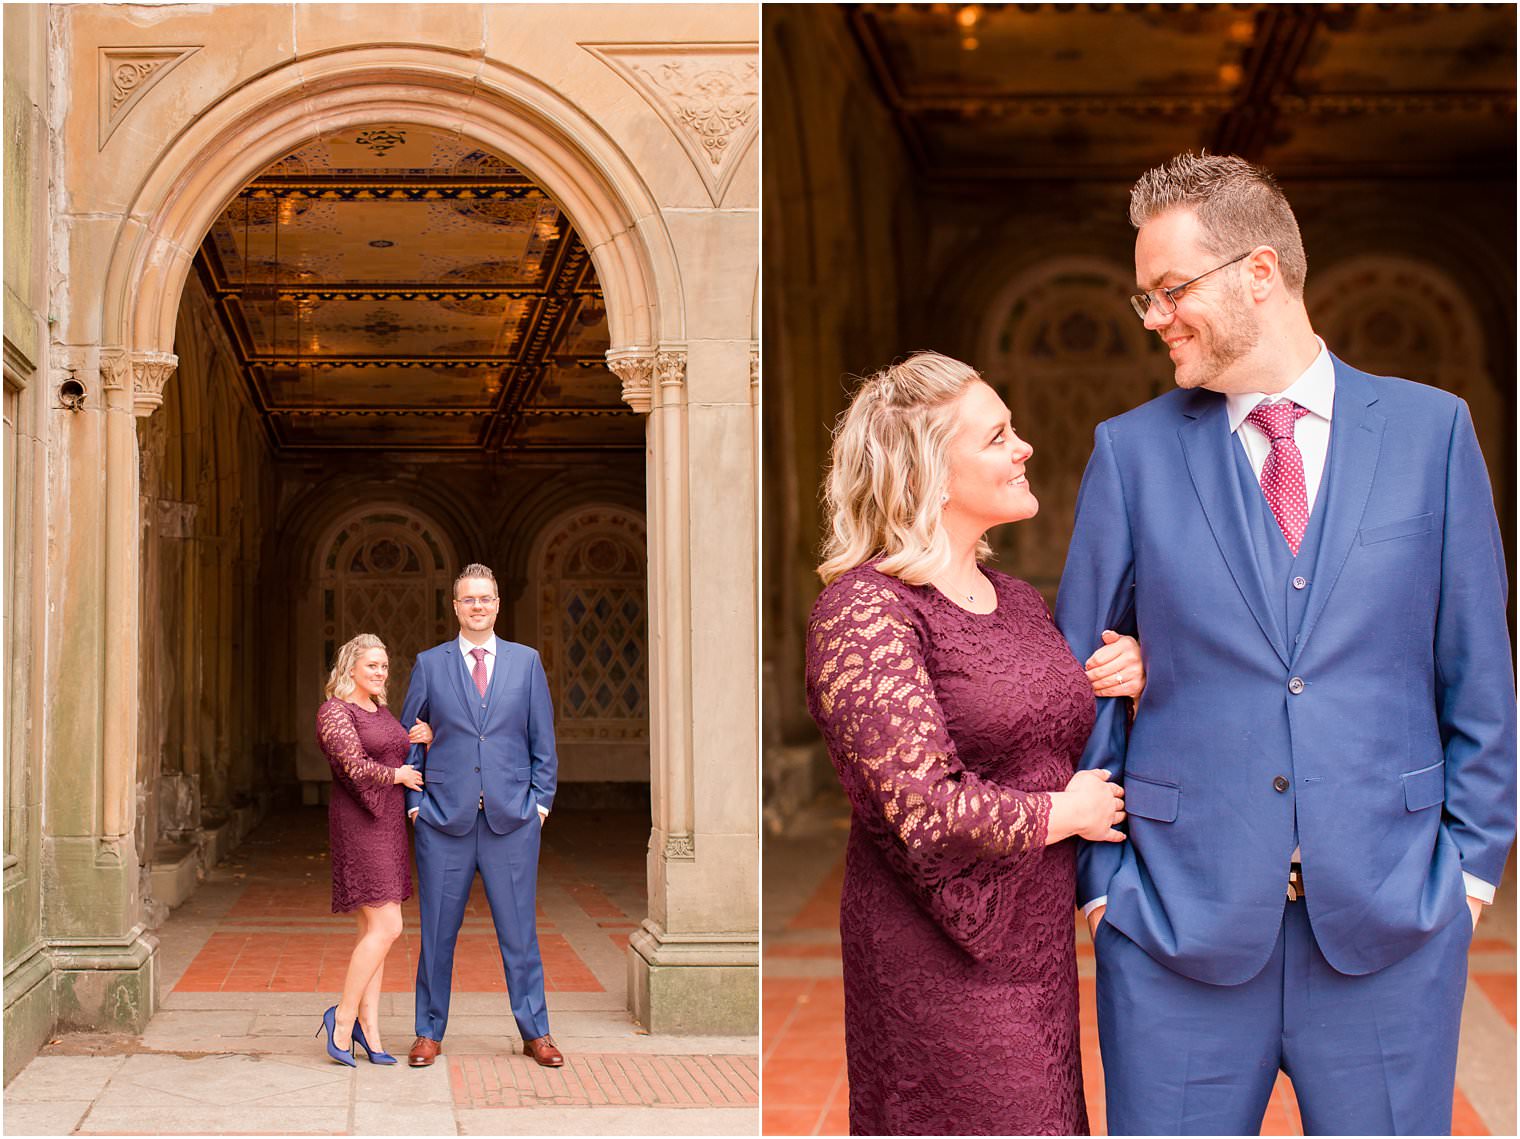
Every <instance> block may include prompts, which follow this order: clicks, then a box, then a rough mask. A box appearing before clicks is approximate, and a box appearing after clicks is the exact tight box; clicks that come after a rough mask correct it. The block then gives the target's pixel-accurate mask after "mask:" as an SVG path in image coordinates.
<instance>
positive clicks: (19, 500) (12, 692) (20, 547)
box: [3, 4, 89, 1080]
mask: <svg viewBox="0 0 1520 1139" xmlns="http://www.w3.org/2000/svg"><path fill="white" fill-rule="evenodd" d="M48 46H49V45H48V21H47V10H46V9H45V8H43V7H42V6H40V5H29V4H7V5H6V6H5V195H4V196H5V309H4V311H5V442H4V447H5V457H4V462H5V483H4V485H5V506H4V510H5V526H4V530H5V555H4V556H5V596H4V598H3V606H4V611H5V626H4V637H5V644H4V653H5V697H4V698H5V709H4V715H5V736H4V748H5V757H4V777H5V786H4V800H5V806H4V810H5V819H4V827H5V832H4V875H5V887H4V888H5V1079H6V1080H9V1079H10V1078H11V1076H13V1075H14V1074H15V1073H16V1072H17V1071H19V1070H20V1068H21V1066H22V1065H23V1064H24V1063H25V1062H26V1061H27V1059H29V1058H30V1057H31V1055H32V1053H34V1052H35V1051H36V1050H37V1048H38V1046H39V1045H40V1044H41V1043H42V1042H43V1041H44V1040H46V1039H47V1035H48V1033H49V1032H51V1031H52V1028H53V1022H54V1019H55V1015H56V1007H57V1005H56V999H55V994H54V982H55V978H54V975H53V963H52V959H51V956H50V955H49V954H48V952H47V948H46V944H45V941H44V936H45V930H44V928H43V914H42V890H43V882H44V874H43V863H44V852H43V843H42V805H43V795H44V789H45V788H44V768H43V763H42V755H43V751H44V747H45V745H46V732H47V717H46V715H45V712H44V707H43V702H42V695H43V691H44V685H43V661H42V660H41V659H40V654H36V653H33V652H32V651H31V646H32V645H33V643H34V641H33V638H34V637H36V636H37V634H38V632H39V631H40V630H41V629H42V628H43V625H44V622H45V605H46V562H45V559H46V554H47V549H46V542H45V541H44V531H43V530H42V528H41V525H40V523H41V522H42V520H43V519H45V518H46V517H47V510H48V506H47V503H48V498H47V495H48V479H47V469H48V456H47V442H46V440H47V437H48V427H49V423H50V421H53V420H57V419H60V418H63V417H67V416H69V415H70V414H71V413H70V412H68V411H62V410H55V409H54V408H53V407H52V404H53V403H55V402H57V401H55V400H53V399H51V396H52V394H53V393H52V392H51V391H50V388H51V386H52V385H51V384H50V383H49V378H48V375H49V373H48V368H49V351H48V350H49V337H48V324H49V321H48V312H49V306H48V267H49V265H50V263H51V260H52V246H51V244H50V240H49V232H48V227H47V184H48V169H49V166H50V165H51V161H52V155H53V149H52V138H51V135H50V131H49V122H48V114H49V96H48V79H49V57H48ZM85 604H89V602H88V601H86V602H85Z"/></svg>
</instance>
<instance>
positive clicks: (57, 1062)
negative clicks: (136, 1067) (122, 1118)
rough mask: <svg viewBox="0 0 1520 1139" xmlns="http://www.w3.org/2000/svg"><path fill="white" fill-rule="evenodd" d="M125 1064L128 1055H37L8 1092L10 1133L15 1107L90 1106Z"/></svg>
mask: <svg viewBox="0 0 1520 1139" xmlns="http://www.w3.org/2000/svg"><path fill="white" fill-rule="evenodd" d="M125 1062H126V1057H125V1056H38V1057H37V1058H36V1059H35V1060H33V1061H32V1062H31V1063H30V1064H28V1065H27V1066H26V1067H25V1068H23V1069H21V1071H20V1072H19V1073H17V1075H16V1078H15V1079H14V1080H12V1081H11V1082H10V1084H9V1085H8V1086H7V1087H6V1089H5V1114H6V1124H7V1130H8V1131H9V1130H10V1129H9V1123H10V1118H9V1117H10V1113H11V1109H12V1107H13V1106H16V1105H18V1104H23V1103H44V1102H50V1101H52V1102H60V1103H62V1102H72V1101H75V1100H84V1101H85V1102H86V1103H88V1102H89V1101H90V1100H93V1099H94V1098H95V1097H96V1096H98V1095H99V1094H100V1093H101V1091H103V1090H104V1089H105V1086H106V1084H107V1083H108V1082H109V1081H110V1079H111V1077H112V1076H114V1075H115V1074H116V1073H117V1071H118V1070H120V1068H121V1066H122V1064H124V1063H125ZM12 1133H13V1132H12Z"/></svg>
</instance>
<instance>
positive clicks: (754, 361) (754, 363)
mask: <svg viewBox="0 0 1520 1139" xmlns="http://www.w3.org/2000/svg"><path fill="white" fill-rule="evenodd" d="M749 391H750V395H751V396H752V397H754V402H756V403H759V402H760V399H759V396H760V346H759V345H757V344H752V345H750V350H749Z"/></svg>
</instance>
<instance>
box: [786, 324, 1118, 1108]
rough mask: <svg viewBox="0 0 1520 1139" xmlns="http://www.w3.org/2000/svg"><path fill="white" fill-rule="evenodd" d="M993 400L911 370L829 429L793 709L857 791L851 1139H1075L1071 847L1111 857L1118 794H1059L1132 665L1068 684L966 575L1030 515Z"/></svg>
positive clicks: (1042, 627)
mask: <svg viewBox="0 0 1520 1139" xmlns="http://www.w3.org/2000/svg"><path fill="white" fill-rule="evenodd" d="M1031 453H1032V449H1031V448H1030V447H1029V445H1028V444H1027V443H1025V442H1024V441H1023V440H1021V439H1020V438H1019V437H1018V436H1017V435H1016V434H1014V431H1013V428H1012V425H1011V423H1010V421H1009V416H1008V410H1007V408H1006V407H1005V406H1004V405H1003V402H1002V400H1001V399H1000V398H999V397H998V395H997V393H996V392H994V391H993V390H992V388H990V387H988V386H987V385H986V384H985V383H983V382H982V381H981V378H980V377H979V376H978V375H977V373H976V372H975V371H974V370H973V369H971V368H970V367H968V366H967V365H965V364H961V363H959V362H957V361H954V360H951V359H948V358H947V357H944V356H939V355H936V354H934V353H919V354H917V355H915V356H912V357H909V358H908V359H907V360H906V361H904V362H902V363H900V364H897V365H894V366H893V367H890V368H888V369H886V370H885V371H883V372H880V373H878V374H877V375H875V376H873V377H871V378H870V379H868V380H867V381H866V382H865V384H864V385H863V386H862V388H861V390H860V391H859V392H858V393H857V395H856V397H855V399H854V401H853V402H852V404H851V406H850V409H849V411H848V412H846V414H845V416H844V418H843V420H842V421H841V424H840V427H839V429H838V431H837V433H836V435H835V440H834V449H833V457H832V464H831V470H830V474H829V481H828V488H827V498H828V507H829V510H830V513H831V515H832V519H831V521H832V533H831V536H830V538H829V540H828V542H827V543H826V546H825V553H826V554H827V560H826V561H825V562H824V563H823V565H822V566H820V567H819V573H820V574H821V576H822V577H823V579H824V581H825V582H826V583H827V588H825V589H824V591H823V593H822V594H821V595H820V596H819V598H818V601H817V603H816V604H815V605H814V607H813V613H812V618H811V621H810V623H809V627H808V641H807V681H808V705H809V710H810V711H811V712H812V715H813V718H814V719H815V720H816V721H817V723H818V726H819V727H820V728H821V729H822V731H823V735H824V738H825V740H826V741H827V744H828V749H829V755H830V756H831V758H832V759H833V762H834V766H835V768H836V770H837V771H838V773H839V777H840V780H841V781H842V783H843V784H844V788H845V791H846V793H847V794H848V796H849V799H850V804H851V811H852V819H851V826H850V839H849V846H848V851H847V854H846V859H845V881H844V891H843V897H842V899H841V903H840V933H841V938H842V942H843V957H844V985H845V1042H846V1050H847V1053H848V1059H849V1079H850V1130H851V1132H852V1133H853V1134H870V1135H908V1134H929V1135H934V1134H941V1135H956V1134H997V1135H1034V1134H1054V1135H1071V1134H1086V1133H1087V1112H1086V1108H1085V1105H1084V1101H1083V1097H1082V1072H1081V1062H1080V1053H1079V1048H1078V1040H1077V973H1076V955H1075V949H1074V943H1073V929H1074V913H1075V901H1076V887H1075V849H1074V848H1075V844H1074V843H1072V842H1068V841H1064V840H1066V839H1069V838H1071V837H1072V836H1074V835H1081V836H1082V837H1084V838H1088V839H1093V840H1097V841H1118V840H1119V839H1120V838H1122V835H1121V834H1120V832H1118V831H1116V830H1114V829H1113V827H1114V825H1115V824H1116V823H1118V822H1120V821H1122V820H1123V818H1124V810H1123V799H1122V795H1123V792H1122V791H1121V790H1120V789H1119V788H1118V787H1116V786H1114V785H1112V784H1110V783H1108V782H1106V781H1105V780H1106V773H1104V772H1086V771H1084V772H1081V773H1079V774H1076V775H1073V770H1074V769H1075V765H1076V762H1077V760H1078V759H1079V758H1080V756H1081V754H1082V749H1083V745H1084V744H1085V743H1086V740H1087V735H1088V732H1089V730H1090V729H1091V727H1092V723H1093V714H1094V705H1093V693H1094V692H1095V691H1096V692H1097V693H1098V694H1100V695H1106V696H1107V695H1135V694H1137V693H1138V691H1139V689H1140V685H1141V683H1143V681H1142V680H1141V679H1140V670H1141V666H1140V658H1139V652H1138V646H1136V645H1135V643H1134V642H1133V641H1132V640H1131V639H1129V638H1118V637H1115V636H1113V635H1112V634H1109V635H1108V636H1107V637H1105V640H1106V641H1107V642H1108V643H1107V644H1106V645H1105V647H1104V648H1102V649H1100V650H1099V651H1098V653H1097V654H1095V655H1094V656H1093V658H1092V659H1091V660H1090V661H1089V662H1088V670H1087V673H1086V674H1085V675H1084V671H1083V666H1082V665H1079V664H1078V663H1077V662H1076V660H1074V659H1073V658H1072V655H1071V651H1070V650H1069V649H1068V648H1067V646H1066V642H1065V641H1064V640H1062V638H1061V635H1060V633H1059V632H1058V631H1057V630H1056V628H1055V625H1054V623H1053V622H1052V621H1051V618H1050V614H1049V612H1048V611H1047V609H1046V607H1045V602H1044V600H1043V599H1042V598H1041V597H1040V595H1039V593H1037V592H1036V591H1035V589H1034V588H1033V587H1032V586H1030V585H1028V584H1026V583H1024V582H1022V581H1019V580H1017V579H1016V578H1013V577H1009V576H1008V575H1007V574H1002V573H998V572H997V571H995V570H991V569H985V568H982V567H981V566H980V564H979V562H980V559H981V558H982V557H985V556H986V555H987V554H988V553H989V552H990V551H989V549H988V547H987V545H986V543H985V541H984V538H983V535H984V534H985V533H986V531H987V530H988V529H989V528H991V527H992V526H995V525H998V524H1000V523H1003V522H1013V521H1017V520H1019V519H1022V518H1028V517H1031V516H1032V515H1033V514H1034V513H1035V511H1036V510H1037V509H1038V508H1039V504H1038V503H1037V502H1036V501H1035V498H1034V496H1033V494H1031V493H1030V489H1029V485H1028V481H1027V479H1026V477H1025V465H1026V463H1027V462H1028V460H1029V457H1030V455H1031Z"/></svg>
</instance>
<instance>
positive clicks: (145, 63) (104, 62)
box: [97, 44, 201, 150]
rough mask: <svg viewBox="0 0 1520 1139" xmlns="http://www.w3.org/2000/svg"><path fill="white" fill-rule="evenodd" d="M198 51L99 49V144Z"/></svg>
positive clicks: (187, 48)
mask: <svg viewBox="0 0 1520 1139" xmlns="http://www.w3.org/2000/svg"><path fill="white" fill-rule="evenodd" d="M200 50H201V45H199V44H196V45H194V46H192V47H151V48H143V47H103V48H101V49H100V51H99V60H100V65H99V74H100V82H99V87H100V145H99V147H97V149H99V150H104V149H105V145H106V141H107V140H108V139H109V138H110V137H111V134H112V132H114V131H115V130H116V128H117V127H118V126H120V125H121V123H122V120H123V119H125V118H126V117H127V114H128V113H129V112H130V111H131V110H132V108H133V107H135V106H136V105H137V102H138V100H139V99H141V98H142V97H143V96H144V95H146V94H147V93H148V91H149V89H150V88H152V87H153V86H154V85H156V84H157V83H158V82H159V81H160V80H162V79H163V77H164V76H166V75H168V74H169V72H171V71H173V70H174V69H175V68H176V67H178V66H179V65H180V64H181V63H183V62H184V61H185V60H187V59H189V58H190V57H191V56H192V55H194V54H195V53H196V52H198V51H200Z"/></svg>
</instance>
